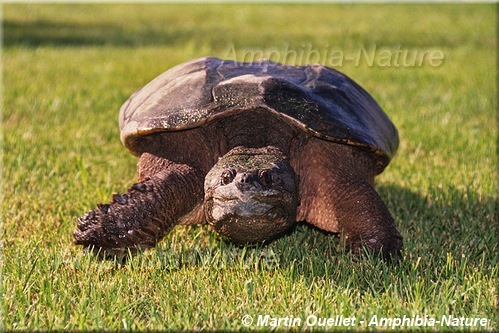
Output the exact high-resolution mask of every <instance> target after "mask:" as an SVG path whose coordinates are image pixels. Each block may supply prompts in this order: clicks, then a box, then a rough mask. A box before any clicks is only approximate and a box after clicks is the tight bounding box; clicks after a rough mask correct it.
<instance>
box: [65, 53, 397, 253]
mask: <svg viewBox="0 0 499 333" xmlns="http://www.w3.org/2000/svg"><path fill="white" fill-rule="evenodd" d="M119 127H120V130H121V132H120V133H121V134H120V138H121V141H122V143H123V144H124V146H125V147H126V148H127V149H128V150H129V151H130V152H131V153H132V154H134V155H136V156H137V157H139V160H138V164H137V171H138V180H137V181H136V182H135V183H133V185H131V186H130V187H129V188H128V189H127V190H126V191H125V192H124V193H116V194H113V195H112V200H110V202H109V203H106V204H98V205H97V207H96V208H95V209H94V210H90V211H89V212H88V213H86V214H84V215H82V216H81V217H79V218H78V224H77V229H76V230H75V231H74V242H75V244H77V245H83V247H84V249H86V250H87V251H91V252H94V253H98V254H100V255H102V256H105V257H121V258H123V257H124V256H127V254H129V253H131V254H132V255H135V254H137V252H139V251H143V250H145V249H148V248H153V247H155V246H156V244H157V243H158V242H159V241H160V240H161V239H162V238H163V237H165V235H167V234H168V233H169V232H170V231H171V230H172V229H173V228H174V227H175V226H177V225H187V224H208V225H210V226H211V227H212V228H213V229H214V230H215V231H216V232H218V233H219V234H221V235H223V236H224V237H223V239H227V240H229V241H232V242H233V243H235V244H239V245H243V246H244V245H248V246H250V245H254V244H261V243H264V244H265V243H269V242H272V241H274V240H276V239H277V238H279V237H281V236H282V235H284V234H286V233H290V232H292V230H293V229H292V228H291V227H292V226H294V225H295V224H297V223H299V222H306V223H308V224H311V225H312V226H314V227H316V228H319V229H320V230H323V231H325V234H326V235H331V234H332V235H340V236H342V237H343V238H342V239H344V241H345V244H346V245H347V246H348V248H349V249H350V250H351V251H352V252H353V253H364V252H365V250H364V249H367V250H368V251H370V252H372V253H374V254H375V256H380V257H382V258H395V257H396V258H398V257H400V253H401V249H402V237H401V235H400V233H399V232H398V230H397V228H396V226H395V223H394V219H393V217H392V216H391V214H390V212H389V210H388V208H387V207H386V205H385V204H384V202H383V201H382V199H381V198H380V196H379V194H378V193H377V192H376V190H375V188H374V178H375V176H377V175H378V174H380V173H381V172H382V171H383V170H384V169H385V168H386V166H387V165H388V163H389V162H390V160H391V159H392V158H393V156H394V154H395V152H396V150H397V147H398V144H399V137H398V132H397V129H396V127H395V126H394V124H393V123H392V122H391V121H390V119H389V118H388V116H387V115H386V114H385V113H384V112H383V110H382V109H381V107H380V106H379V105H378V103H377V102H376V101H375V100H374V99H373V98H372V97H371V96H370V95H369V94H368V93H367V92H366V91H365V90H364V89H363V88H362V87H361V86H359V85H358V84H357V83H355V82H354V81H353V80H352V79H350V78H349V77H347V76H346V75H345V74H343V73H341V72H339V71H338V70H335V69H333V68H329V67H326V66H323V65H320V64H311V65H306V66H297V65H296V66H295V65H286V64H281V63H278V62H273V61H270V60H258V61H254V62H238V61H234V60H223V59H218V58H214V57H204V58H199V59H194V60H191V61H188V62H185V63H182V64H180V65H177V66H174V67H172V68H171V69H169V70H167V71H166V72H164V73H163V74H161V75H159V76H158V77H156V78H155V79H153V80H152V81H151V82H149V83H148V84H146V85H145V86H144V87H143V88H141V89H139V90H137V91H136V92H135V93H133V94H132V95H131V96H130V98H129V99H128V100H127V101H126V102H125V103H124V104H123V106H122V107H121V109H120V112H119ZM325 237H327V236H325Z"/></svg>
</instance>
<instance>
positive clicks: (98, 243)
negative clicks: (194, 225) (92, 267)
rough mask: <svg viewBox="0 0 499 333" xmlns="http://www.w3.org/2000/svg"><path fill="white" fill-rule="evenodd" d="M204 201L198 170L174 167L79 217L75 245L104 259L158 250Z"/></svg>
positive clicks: (139, 183)
mask: <svg viewBox="0 0 499 333" xmlns="http://www.w3.org/2000/svg"><path fill="white" fill-rule="evenodd" d="M202 198H203V191H202V180H201V181H200V180H199V179H198V176H197V173H196V171H195V170H194V169H193V168H191V167H189V166H187V165H183V164H174V165H173V166H172V167H170V168H168V170H162V171H160V172H158V173H156V174H154V175H152V176H150V177H145V178H144V179H143V181H141V182H138V183H135V184H133V185H132V186H131V187H130V188H129V189H128V190H127V191H126V192H125V193H122V194H114V195H113V197H112V201H111V202H110V203H108V204H99V205H97V208H96V209H94V210H91V211H90V212H88V213H87V214H85V215H82V216H81V217H79V218H78V227H77V229H76V230H75V231H74V239H75V244H77V245H83V246H84V248H88V249H89V250H91V251H92V252H94V253H97V254H98V255H99V256H100V257H105V258H110V257H111V258H112V257H118V258H124V257H125V256H126V255H127V254H128V253H129V252H130V253H132V254H135V253H137V251H140V250H145V249H148V248H151V247H154V246H155V245H156V243H157V242H158V241H160V240H161V239H162V238H163V237H164V236H165V235H166V234H167V233H168V232H169V231H170V230H171V229H172V228H173V227H174V226H175V225H176V224H178V223H179V219H180V217H182V216H183V215H185V214H186V213H188V212H189V211H191V210H192V209H193V208H194V207H195V206H196V204H197V203H198V202H200V201H201V200H202Z"/></svg>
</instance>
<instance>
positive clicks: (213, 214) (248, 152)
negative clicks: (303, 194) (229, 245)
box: [204, 147, 297, 244]
mask: <svg viewBox="0 0 499 333" xmlns="http://www.w3.org/2000/svg"><path fill="white" fill-rule="evenodd" d="M204 189H205V204H204V209H205V217H206V220H207V222H208V223H209V224H210V225H211V226H212V227H213V228H214V229H215V230H216V231H217V232H219V233H220V234H222V235H224V236H227V237H228V238H229V239H231V240H232V241H233V242H235V243H238V244H251V243H257V242H262V241H265V240H267V239H271V238H273V237H274V236H276V235H278V234H280V233H282V232H283V231H285V230H286V229H288V228H289V227H290V226H291V225H292V224H293V223H294V222H295V221H296V206H297V190H296V189H297V185H296V176H295V173H294V171H293V169H292V167H291V165H290V164H289V161H288V160H287V158H286V157H285V156H284V155H283V154H282V153H281V151H280V150H278V149H277V148H274V147H264V148H242V147H236V148H234V149H232V150H231V151H230V152H228V153H227V154H226V155H225V156H223V157H222V158H221V159H220V160H219V161H218V163H217V164H215V165H214V166H213V168H212V169H211V170H210V172H209V173H208V174H207V175H206V178H205V183H204Z"/></svg>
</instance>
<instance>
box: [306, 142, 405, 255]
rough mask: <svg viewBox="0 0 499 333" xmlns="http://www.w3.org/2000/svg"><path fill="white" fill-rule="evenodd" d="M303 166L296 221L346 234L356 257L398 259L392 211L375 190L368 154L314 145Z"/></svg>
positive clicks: (399, 244)
mask: <svg viewBox="0 0 499 333" xmlns="http://www.w3.org/2000/svg"><path fill="white" fill-rule="evenodd" d="M303 154H304V155H302V159H301V160H300V161H301V163H300V165H297V166H296V167H297V169H298V170H300V182H301V184H300V188H301V189H300V206H299V213H298V217H297V220H306V221H307V222H309V223H311V224H313V225H315V226H316V227H318V228H320V229H322V230H325V231H330V232H339V233H342V234H343V236H344V239H345V241H346V244H347V245H348V246H349V247H350V248H351V249H352V251H353V252H354V253H360V252H362V249H363V248H367V249H370V250H372V251H373V252H374V253H375V254H377V255H378V254H381V255H382V256H383V257H385V258H390V257H395V258H398V257H399V256H400V251H401V249H402V237H401V236H400V234H399V232H398V230H397V228H396V226H395V223H394V220H393V218H392V216H391V215H390V212H389V211H388V208H387V207H386V205H385V204H384V202H383V201H382V200H381V198H380V196H379V195H378V193H377V192H376V190H375V189H374V186H373V184H374V175H375V172H374V168H373V163H374V162H373V160H372V158H371V157H370V155H369V154H367V153H363V152H362V151H360V150H358V149H355V148H352V147H349V146H346V145H338V144H329V145H321V144H320V143H318V142H317V141H313V140H312V141H311V142H310V143H309V144H308V146H306V149H305V150H304V152H303Z"/></svg>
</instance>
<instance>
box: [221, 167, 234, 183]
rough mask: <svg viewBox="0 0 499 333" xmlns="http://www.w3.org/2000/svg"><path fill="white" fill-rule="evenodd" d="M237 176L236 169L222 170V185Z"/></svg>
mask: <svg viewBox="0 0 499 333" xmlns="http://www.w3.org/2000/svg"><path fill="white" fill-rule="evenodd" d="M235 176H236V170H234V169H227V170H225V171H224V172H222V175H221V176H220V185H227V184H230V183H231V182H232V180H234V177H235Z"/></svg>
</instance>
